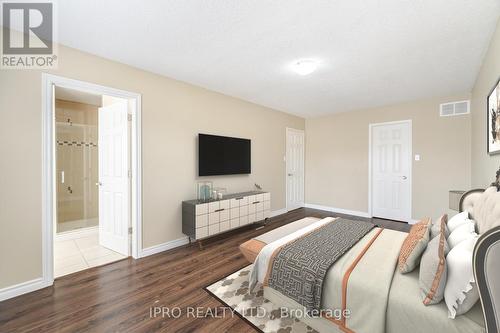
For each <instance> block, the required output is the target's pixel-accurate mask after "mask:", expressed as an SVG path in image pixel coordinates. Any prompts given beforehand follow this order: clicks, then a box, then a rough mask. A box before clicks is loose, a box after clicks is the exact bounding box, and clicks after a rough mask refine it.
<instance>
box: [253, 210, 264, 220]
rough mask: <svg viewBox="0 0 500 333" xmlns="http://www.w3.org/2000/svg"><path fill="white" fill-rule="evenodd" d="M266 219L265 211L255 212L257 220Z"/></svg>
mask: <svg viewBox="0 0 500 333" xmlns="http://www.w3.org/2000/svg"><path fill="white" fill-rule="evenodd" d="M263 219H264V212H257V213H256V214H255V220H256V221H262V220H263Z"/></svg>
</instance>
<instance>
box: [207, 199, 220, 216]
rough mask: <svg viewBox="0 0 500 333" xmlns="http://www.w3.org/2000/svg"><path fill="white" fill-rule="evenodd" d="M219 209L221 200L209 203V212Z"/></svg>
mask: <svg viewBox="0 0 500 333" xmlns="http://www.w3.org/2000/svg"><path fill="white" fill-rule="evenodd" d="M218 209H219V202H218V201H214V202H209V203H208V212H209V213H213V212H215V211H216V210H218Z"/></svg>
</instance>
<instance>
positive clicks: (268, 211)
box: [264, 209, 271, 219]
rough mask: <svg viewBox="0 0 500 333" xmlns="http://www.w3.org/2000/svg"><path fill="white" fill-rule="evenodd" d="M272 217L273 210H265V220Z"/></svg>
mask: <svg viewBox="0 0 500 333" xmlns="http://www.w3.org/2000/svg"><path fill="white" fill-rule="evenodd" d="M270 217H271V210H269V209H266V210H264V218H265V219H267V218H270Z"/></svg>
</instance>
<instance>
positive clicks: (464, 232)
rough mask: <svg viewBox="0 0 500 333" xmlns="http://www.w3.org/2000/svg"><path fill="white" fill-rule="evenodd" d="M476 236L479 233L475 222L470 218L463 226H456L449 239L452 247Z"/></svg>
mask: <svg viewBox="0 0 500 333" xmlns="http://www.w3.org/2000/svg"><path fill="white" fill-rule="evenodd" d="M475 236H477V234H476V228H475V225H474V222H473V221H472V220H468V221H467V222H465V223H464V224H462V225H461V226H459V227H457V228H455V230H454V231H453V232H452V233H451V234H450V236H449V237H448V239H447V240H448V244H449V245H450V248H454V247H455V246H457V245H458V244H459V243H460V242H462V241H464V240H466V239H469V238H471V237H475Z"/></svg>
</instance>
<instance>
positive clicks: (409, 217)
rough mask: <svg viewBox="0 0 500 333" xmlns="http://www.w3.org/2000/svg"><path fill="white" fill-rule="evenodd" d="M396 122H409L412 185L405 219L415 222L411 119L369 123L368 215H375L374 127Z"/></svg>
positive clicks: (409, 163) (410, 180)
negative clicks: (413, 215)
mask: <svg viewBox="0 0 500 333" xmlns="http://www.w3.org/2000/svg"><path fill="white" fill-rule="evenodd" d="M396 124H408V127H409V133H408V134H409V136H410V138H409V140H408V146H409V147H408V159H409V161H408V167H409V172H408V183H409V186H410V196H409V198H408V200H409V206H408V210H409V211H408V215H407V218H406V219H405V222H408V223H413V219H412V212H413V199H412V197H413V123H412V120H411V119H407V120H397V121H388V122H383V123H373V124H369V125H368V215H369V216H370V217H373V176H372V174H373V170H372V158H373V155H372V144H373V142H372V135H373V128H374V127H377V126H385V125H396Z"/></svg>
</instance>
